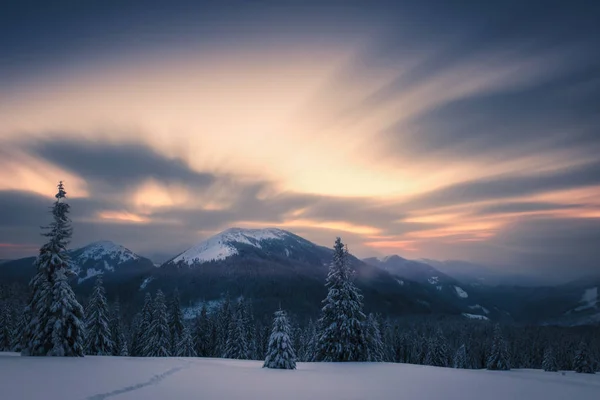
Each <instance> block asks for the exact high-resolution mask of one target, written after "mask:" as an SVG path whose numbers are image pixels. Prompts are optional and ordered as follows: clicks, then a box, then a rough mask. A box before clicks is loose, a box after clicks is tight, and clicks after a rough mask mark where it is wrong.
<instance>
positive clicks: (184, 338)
mask: <svg viewBox="0 0 600 400" xmlns="http://www.w3.org/2000/svg"><path fill="white" fill-rule="evenodd" d="M176 348H177V352H176V353H175V354H176V355H177V357H197V354H196V349H194V341H193V340H192V335H191V334H190V330H189V328H187V327H185V328H183V332H181V340H179V343H177V346H176Z"/></svg>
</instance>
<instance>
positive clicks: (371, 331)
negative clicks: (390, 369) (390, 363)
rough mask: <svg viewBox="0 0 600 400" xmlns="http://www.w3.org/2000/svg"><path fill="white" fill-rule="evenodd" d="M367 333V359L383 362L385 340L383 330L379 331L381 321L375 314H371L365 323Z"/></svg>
mask: <svg viewBox="0 0 600 400" xmlns="http://www.w3.org/2000/svg"><path fill="white" fill-rule="evenodd" d="M365 325H366V326H365V333H366V341H367V350H368V357H367V361H373V362H382V361H383V341H382V340H381V332H380V331H379V323H378V322H377V318H375V315H373V314H369V316H368V317H367V321H366V323H365Z"/></svg>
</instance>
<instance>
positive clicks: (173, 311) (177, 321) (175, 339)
mask: <svg viewBox="0 0 600 400" xmlns="http://www.w3.org/2000/svg"><path fill="white" fill-rule="evenodd" d="M169 332H170V334H171V354H175V353H176V348H177V345H178V344H179V341H180V340H181V335H182V334H183V312H182V311H181V305H180V302H179V290H178V289H177V288H175V291H174V292H173V298H172V299H171V302H170V304H169Z"/></svg>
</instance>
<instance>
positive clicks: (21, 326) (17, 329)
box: [10, 313, 27, 352]
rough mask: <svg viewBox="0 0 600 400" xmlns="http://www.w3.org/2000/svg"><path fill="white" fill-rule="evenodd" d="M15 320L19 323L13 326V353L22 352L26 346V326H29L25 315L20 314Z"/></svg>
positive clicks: (11, 346)
mask: <svg viewBox="0 0 600 400" xmlns="http://www.w3.org/2000/svg"><path fill="white" fill-rule="evenodd" d="M15 319H16V321H17V322H16V324H14V326H13V331H12V335H11V337H12V340H11V343H10V348H11V351H16V352H20V351H22V350H23V347H24V346H25V326H26V325H27V317H26V315H25V314H24V313H20V315H18V316H16V317H15Z"/></svg>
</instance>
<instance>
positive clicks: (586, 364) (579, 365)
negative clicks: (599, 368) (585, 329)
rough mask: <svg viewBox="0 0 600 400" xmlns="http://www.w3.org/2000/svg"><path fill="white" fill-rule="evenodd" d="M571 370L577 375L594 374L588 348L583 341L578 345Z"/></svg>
mask: <svg viewBox="0 0 600 400" xmlns="http://www.w3.org/2000/svg"><path fill="white" fill-rule="evenodd" d="M573 370H575V372H577V373H579V374H593V373H594V366H593V361H592V357H591V356H590V352H589V350H588V346H587V344H586V343H585V342H584V341H582V342H581V343H580V344H579V348H578V349H577V353H576V354H575V359H574V360H573Z"/></svg>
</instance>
